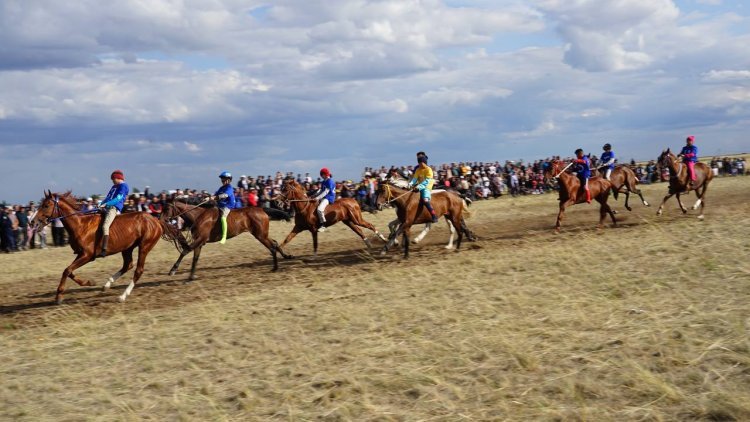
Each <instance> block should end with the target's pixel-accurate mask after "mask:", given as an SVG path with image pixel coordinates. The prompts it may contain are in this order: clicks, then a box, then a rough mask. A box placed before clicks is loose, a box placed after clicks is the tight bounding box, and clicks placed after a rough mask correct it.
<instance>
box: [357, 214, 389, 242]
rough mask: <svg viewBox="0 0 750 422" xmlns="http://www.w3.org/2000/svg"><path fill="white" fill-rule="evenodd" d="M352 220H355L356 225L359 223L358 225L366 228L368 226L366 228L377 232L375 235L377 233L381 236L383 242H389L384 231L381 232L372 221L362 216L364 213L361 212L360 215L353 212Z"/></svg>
mask: <svg viewBox="0 0 750 422" xmlns="http://www.w3.org/2000/svg"><path fill="white" fill-rule="evenodd" d="M351 221H352V222H353V223H354V224H356V225H358V226H360V227H364V228H366V229H368V230H370V231H371V232H373V233H375V235H376V236H377V237H379V238H380V240H382V241H383V242H387V241H388V239H387V238H386V237H385V236H383V234H382V233H380V232H379V231H378V229H376V228H375V226H373V225H372V224H371V223H369V222H367V221H365V219H364V218H362V215H361V214H360V215H356V214H352V218H351Z"/></svg>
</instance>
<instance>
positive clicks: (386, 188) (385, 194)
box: [376, 176, 476, 250]
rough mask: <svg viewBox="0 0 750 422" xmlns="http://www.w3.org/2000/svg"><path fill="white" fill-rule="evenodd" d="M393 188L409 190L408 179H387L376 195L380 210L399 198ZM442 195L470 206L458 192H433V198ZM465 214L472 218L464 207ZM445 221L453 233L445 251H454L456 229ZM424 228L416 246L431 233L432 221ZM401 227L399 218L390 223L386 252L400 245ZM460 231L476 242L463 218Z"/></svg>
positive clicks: (416, 240) (416, 241)
mask: <svg viewBox="0 0 750 422" xmlns="http://www.w3.org/2000/svg"><path fill="white" fill-rule="evenodd" d="M391 187H396V188H401V189H406V190H408V188H409V182H408V181H407V180H406V179H402V178H398V177H393V176H389V177H388V178H386V182H385V183H381V184H379V186H378V189H377V192H376V194H377V195H376V197H377V205H378V207H379V208H381V209H382V207H383V206H384V205H385V204H387V203H389V202H393V200H394V199H395V198H397V196H395V195H394V194H393V192H392V191H391ZM442 195H454V196H457V197H458V198H459V199H460V200H461V201H463V202H464V204H465V205H467V206H468V204H467V201H466V199H465V198H462V197H461V196H460V195H459V194H458V192H456V191H449V190H445V191H443V190H436V191H433V192H432V196H433V197H434V196H442ZM412 201H414V202H419V198H418V197H415V198H413V199H412ZM396 205H397V206H398V204H396ZM412 206H416V205H412ZM464 212H465V213H466V217H470V216H471V212H470V211H469V209H468V207H464ZM445 221H446V223H447V224H448V229H450V232H451V235H450V238H449V239H448V244H447V245H446V246H445V249H453V238H454V237H455V234H456V228H454V227H453V223H451V221H450V220H449V219H448V218H447V217H446V219H445ZM424 226H425V227H424V229H422V232H421V233H419V234H418V235H417V236H416V237H415V238H414V239H412V243H415V244H416V243H419V242H421V241H422V239H424V237H425V236H426V235H427V233H429V232H430V230H431V229H432V220H430V221H426V222H425V223H424ZM400 227H401V220H399V219H398V217H396V219H395V220H393V221H391V222H390V223H388V228H389V229H390V231H391V235H390V236H389V238H388V243H387V244H386V246H387V248H386V250H387V249H388V248H390V247H391V246H393V245H398V236H397V234H398V229H399V228H400ZM460 230H462V231H463V233H464V235H466V239H467V240H469V241H474V240H476V236H475V235H474V233H472V232H471V230H469V228H468V227H467V226H466V221H465V220H464V219H463V218H461V227H460Z"/></svg>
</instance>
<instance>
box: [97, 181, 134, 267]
mask: <svg viewBox="0 0 750 422" xmlns="http://www.w3.org/2000/svg"><path fill="white" fill-rule="evenodd" d="M110 178H111V179H112V183H113V185H112V187H111V188H110V189H109V193H107V196H106V197H105V198H104V200H103V201H102V202H101V203H100V204H99V209H100V210H102V212H103V214H104V222H103V223H102V233H103V234H104V236H102V251H101V252H100V253H99V256H100V257H102V258H103V257H105V256H107V242H108V241H109V226H111V225H112V222H113V221H114V220H115V216H116V215H117V214H119V213H120V212H121V211H122V207H123V205H124V203H125V200H126V199H127V198H128V192H129V191H130V188H128V184H127V183H125V175H124V174H123V173H122V170H115V171H113V172H112V174H111V175H110Z"/></svg>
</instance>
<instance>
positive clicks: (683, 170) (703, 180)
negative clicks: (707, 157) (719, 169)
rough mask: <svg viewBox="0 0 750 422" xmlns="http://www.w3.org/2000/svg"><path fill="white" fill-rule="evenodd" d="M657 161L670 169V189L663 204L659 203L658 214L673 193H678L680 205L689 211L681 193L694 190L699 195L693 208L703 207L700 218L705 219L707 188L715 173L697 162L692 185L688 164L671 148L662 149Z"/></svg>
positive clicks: (683, 210) (683, 211) (685, 211)
mask: <svg viewBox="0 0 750 422" xmlns="http://www.w3.org/2000/svg"><path fill="white" fill-rule="evenodd" d="M657 162H658V163H659V166H661V168H666V169H669V191H668V193H667V195H666V196H665V197H664V200H663V201H661V205H659V210H657V211H656V215H661V213H662V208H664V203H665V202H667V199H669V198H671V197H672V195H677V203H678V204H679V205H680V209H681V210H682V213H683V214H685V213H687V212H688V210H687V208H685V206H684V205H682V200H680V195H681V194H683V193H686V192H690V191H691V190H694V191H695V196H697V197H698V200H697V201H696V202H695V205H693V209H694V210H695V209H698V206H700V207H701V211H700V215H698V219H700V220H703V208H705V206H706V189H707V188H708V184H709V183H711V180H713V178H714V174H713V172H712V171H711V169H710V168H709V166H707V165H706V164H704V163H695V182H694V183H693V185H692V186H691V185H690V184H689V183H688V168H687V165H686V164H684V163H682V162H681V161H679V160H678V159H677V157H675V155H674V154H672V152H671V151H670V150H669V149H667V150H666V151H662V153H661V155H659V161H657Z"/></svg>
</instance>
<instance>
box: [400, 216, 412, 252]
mask: <svg viewBox="0 0 750 422" xmlns="http://www.w3.org/2000/svg"><path fill="white" fill-rule="evenodd" d="M410 230H411V225H410V224H409V225H407V224H404V225H403V227H402V228H401V232H402V233H403V236H404V258H405V259H409V231H410Z"/></svg>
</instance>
